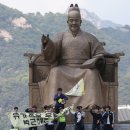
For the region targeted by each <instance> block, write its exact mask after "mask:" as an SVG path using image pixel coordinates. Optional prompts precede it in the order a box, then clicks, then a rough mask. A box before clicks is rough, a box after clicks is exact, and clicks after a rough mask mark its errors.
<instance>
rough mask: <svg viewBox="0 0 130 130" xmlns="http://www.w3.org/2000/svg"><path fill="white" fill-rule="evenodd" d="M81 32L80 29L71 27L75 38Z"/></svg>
mask: <svg viewBox="0 0 130 130" xmlns="http://www.w3.org/2000/svg"><path fill="white" fill-rule="evenodd" d="M79 30H80V27H70V31H71V33H72V34H73V36H76V35H77V34H78V32H79Z"/></svg>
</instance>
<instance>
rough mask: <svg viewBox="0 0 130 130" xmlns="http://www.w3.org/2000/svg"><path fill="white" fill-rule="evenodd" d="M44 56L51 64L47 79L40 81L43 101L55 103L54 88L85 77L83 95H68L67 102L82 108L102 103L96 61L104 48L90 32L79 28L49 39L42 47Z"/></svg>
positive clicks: (69, 88)
mask: <svg viewBox="0 0 130 130" xmlns="http://www.w3.org/2000/svg"><path fill="white" fill-rule="evenodd" d="M43 53H44V56H45V60H46V61H48V62H49V63H51V64H52V67H51V70H50V73H49V75H48V77H47V78H46V80H44V81H42V82H40V83H39V86H40V96H41V99H42V103H43V105H49V104H54V100H53V97H54V94H56V92H57V88H62V89H63V93H66V92H68V91H70V90H71V89H72V88H73V87H74V86H75V84H77V82H78V81H79V80H80V79H82V78H83V79H84V84H85V90H84V91H85V92H84V95H83V96H80V97H76V96H69V100H68V101H67V104H66V105H67V106H69V105H71V104H74V105H75V106H77V105H81V106H83V107H84V108H86V107H88V106H89V105H94V104H95V105H98V106H101V105H104V100H103V99H104V98H103V97H104V96H103V89H104V88H103V87H104V85H103V81H102V79H101V76H100V74H99V71H98V70H97V69H96V67H95V63H96V61H97V59H99V57H103V55H104V48H103V46H102V45H101V43H99V42H98V40H97V39H96V38H95V37H94V36H93V35H91V34H89V33H87V32H83V31H80V32H79V33H78V34H77V35H76V37H74V36H73V35H72V33H71V32H70V31H67V32H64V33H61V34H59V35H57V37H56V38H54V39H53V40H49V42H48V43H47V45H46V46H45V48H44V49H43Z"/></svg>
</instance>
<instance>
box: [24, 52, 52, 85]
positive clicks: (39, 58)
mask: <svg viewBox="0 0 130 130" xmlns="http://www.w3.org/2000/svg"><path fill="white" fill-rule="evenodd" d="M24 56H26V57H28V63H29V83H30V84H32V83H34V84H35V83H38V82H40V81H42V80H44V79H46V78H47V76H48V74H49V71H50V67H51V65H50V64H49V63H48V62H47V61H46V60H45V58H44V54H42V53H41V54H33V53H25V54H24Z"/></svg>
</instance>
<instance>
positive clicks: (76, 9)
mask: <svg viewBox="0 0 130 130" xmlns="http://www.w3.org/2000/svg"><path fill="white" fill-rule="evenodd" d="M71 11H77V12H79V15H80V9H79V6H78V4H75V5H73V4H71V5H70V7H69V9H68V14H69V13H70V12H71ZM80 17H81V16H80Z"/></svg>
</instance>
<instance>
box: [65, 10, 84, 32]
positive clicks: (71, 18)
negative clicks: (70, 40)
mask: <svg viewBox="0 0 130 130" xmlns="http://www.w3.org/2000/svg"><path fill="white" fill-rule="evenodd" d="M81 22H82V21H81V17H80V13H79V12H78V11H71V12H69V14H68V21H67V23H68V26H69V29H70V31H71V32H72V33H77V32H78V31H79V30H80V26H81Z"/></svg>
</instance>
